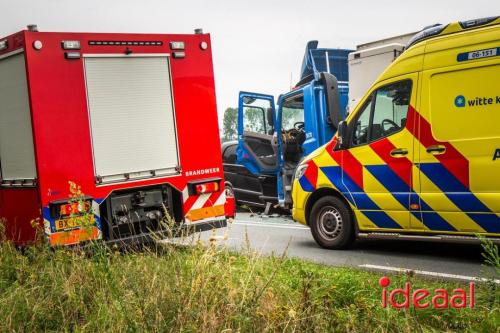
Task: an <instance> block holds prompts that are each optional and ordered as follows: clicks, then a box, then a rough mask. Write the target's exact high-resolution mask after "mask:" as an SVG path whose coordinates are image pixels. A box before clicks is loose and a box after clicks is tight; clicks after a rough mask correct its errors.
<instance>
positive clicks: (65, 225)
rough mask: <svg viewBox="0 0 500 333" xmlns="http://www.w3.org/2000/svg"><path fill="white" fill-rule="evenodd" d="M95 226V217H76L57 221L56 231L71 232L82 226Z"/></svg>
mask: <svg viewBox="0 0 500 333" xmlns="http://www.w3.org/2000/svg"><path fill="white" fill-rule="evenodd" d="M94 224H95V220H94V215H90V216H75V217H70V218H67V219H63V220H56V231H61V230H70V229H75V228H79V227H81V226H93V225H94Z"/></svg>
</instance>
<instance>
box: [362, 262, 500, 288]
mask: <svg viewBox="0 0 500 333" xmlns="http://www.w3.org/2000/svg"><path fill="white" fill-rule="evenodd" d="M358 267H362V268H371V269H376V270H381V271H391V272H399V273H407V272H414V273H415V274H419V275H426V276H433V277H441V278H446V279H454V280H465V281H477V282H487V281H493V282H495V283H496V284H500V280H498V279H494V280H489V279H485V278H480V277H476V276H467V275H458V274H448V273H439V272H429V271H421V270H418V269H408V268H401V267H391V266H380V265H371V264H363V265H358Z"/></svg>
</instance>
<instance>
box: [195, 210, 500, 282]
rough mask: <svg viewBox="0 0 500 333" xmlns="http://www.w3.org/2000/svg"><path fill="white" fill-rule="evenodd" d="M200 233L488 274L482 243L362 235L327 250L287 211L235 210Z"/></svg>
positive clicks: (332, 258) (306, 253)
mask: <svg viewBox="0 0 500 333" xmlns="http://www.w3.org/2000/svg"><path fill="white" fill-rule="evenodd" d="M200 237H201V238H202V239H205V240H208V239H210V238H213V239H215V240H216V242H217V244H218V245H221V246H228V247H230V248H232V249H235V250H238V249H242V248H244V247H245V246H246V244H247V241H246V239H248V241H249V244H250V247H251V248H252V249H254V250H256V251H258V252H260V253H262V254H264V255H270V254H276V255H281V254H283V252H285V251H286V254H287V255H288V256H291V257H299V258H303V259H306V260H310V261H313V262H318V263H322V264H326V265H332V266H352V267H358V268H361V269H369V270H376V271H400V270H403V271H404V270H412V271H414V273H415V274H417V275H426V276H434V277H441V278H445V279H458V280H474V279H478V278H479V279H481V278H484V277H487V276H488V275H487V274H486V268H485V267H484V266H483V265H482V262H483V258H482V255H481V252H482V248H481V246H480V245H464V244H450V243H444V244H441V243H432V242H421V241H387V240H363V241H358V242H357V243H356V244H355V246H354V247H353V248H352V249H349V250H343V251H335V250H325V249H322V248H320V247H319V246H318V245H317V244H316V242H315V241H314V239H313V238H312V236H311V233H310V231H309V229H308V228H307V227H304V226H302V225H300V224H298V223H295V222H293V221H292V219H291V218H290V217H287V216H279V217H266V216H264V217H262V216H259V215H257V214H249V213H239V214H238V215H237V218H236V220H235V221H234V222H233V223H232V224H231V225H229V226H228V227H227V228H224V229H218V230H217V231H216V232H215V234H214V233H213V232H211V231H208V232H203V233H201V236H200ZM497 278H498V277H497ZM497 283H500V281H497Z"/></svg>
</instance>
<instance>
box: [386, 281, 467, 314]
mask: <svg viewBox="0 0 500 333" xmlns="http://www.w3.org/2000/svg"><path fill="white" fill-rule="evenodd" d="M378 283H379V285H380V286H381V287H382V307H384V308H386V307H387V304H388V303H389V304H390V305H391V306H392V307H393V308H396V309H403V308H405V309H408V308H409V307H410V304H411V305H413V307H415V308H417V309H425V308H428V307H430V306H432V307H433V308H435V309H447V308H449V307H450V306H451V307H452V308H454V309H459V308H467V307H469V308H471V309H473V308H474V306H475V296H474V288H475V284H474V282H469V288H468V289H469V290H468V291H467V290H466V289H462V288H456V289H453V291H452V292H451V295H450V293H449V292H448V291H447V290H446V289H441V288H437V289H435V290H434V291H430V290H428V289H415V290H412V289H411V283H410V282H406V283H405V287H404V288H395V289H394V290H392V291H390V292H389V294H388V291H387V287H388V286H389V285H390V284H391V280H390V279H389V278H388V277H387V276H383V277H381V278H380V280H379V281H378ZM450 296H451V297H450Z"/></svg>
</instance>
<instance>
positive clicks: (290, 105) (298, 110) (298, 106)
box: [282, 95, 304, 131]
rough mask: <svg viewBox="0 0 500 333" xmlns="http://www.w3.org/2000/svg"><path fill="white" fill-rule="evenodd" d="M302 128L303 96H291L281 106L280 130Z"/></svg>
mask: <svg viewBox="0 0 500 333" xmlns="http://www.w3.org/2000/svg"><path fill="white" fill-rule="evenodd" d="M299 126H302V127H303V126H304V96H303V95H299V96H293V97H290V98H289V99H286V100H285V101H284V102H283V106H282V129H283V130H284V131H289V130H291V129H293V128H295V129H297V128H298V127H299Z"/></svg>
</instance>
